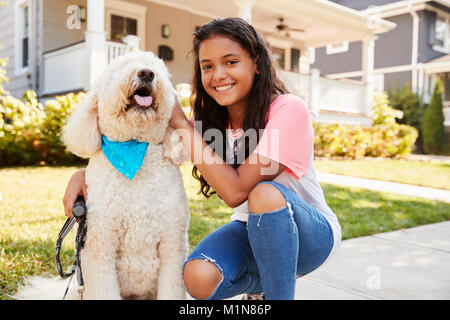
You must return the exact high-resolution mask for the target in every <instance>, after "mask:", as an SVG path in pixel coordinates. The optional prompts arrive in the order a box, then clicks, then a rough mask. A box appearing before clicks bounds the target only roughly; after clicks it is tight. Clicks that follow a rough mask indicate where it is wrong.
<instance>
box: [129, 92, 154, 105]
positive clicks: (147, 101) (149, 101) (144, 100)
mask: <svg viewBox="0 0 450 320" xmlns="http://www.w3.org/2000/svg"><path fill="white" fill-rule="evenodd" d="M134 100H136V102H137V103H138V104H139V105H140V106H141V107H149V106H150V105H151V104H152V102H153V97H152V96H146V97H141V96H139V95H137V94H136V95H134Z"/></svg>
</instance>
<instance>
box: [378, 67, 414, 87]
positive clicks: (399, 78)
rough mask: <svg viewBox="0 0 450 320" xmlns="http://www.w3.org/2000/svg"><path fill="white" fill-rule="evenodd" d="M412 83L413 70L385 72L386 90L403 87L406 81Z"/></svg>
mask: <svg viewBox="0 0 450 320" xmlns="http://www.w3.org/2000/svg"><path fill="white" fill-rule="evenodd" d="M407 82H408V83H409V84H411V83H412V72H411V71H402V72H391V73H385V74H384V90H385V91H389V90H391V89H394V88H396V87H403V86H404V84H405V83H407Z"/></svg>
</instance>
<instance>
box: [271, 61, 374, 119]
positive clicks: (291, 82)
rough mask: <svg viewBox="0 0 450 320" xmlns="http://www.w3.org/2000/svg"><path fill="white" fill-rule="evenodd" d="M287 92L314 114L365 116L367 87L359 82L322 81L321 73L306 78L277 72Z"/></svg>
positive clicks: (314, 73)
mask: <svg viewBox="0 0 450 320" xmlns="http://www.w3.org/2000/svg"><path fill="white" fill-rule="evenodd" d="M278 75H279V77H280V79H281V80H282V81H283V82H284V84H285V85H286V87H287V89H288V90H289V91H290V92H292V93H293V94H296V95H298V96H300V97H301V98H302V99H303V100H304V101H305V102H306V103H307V104H308V106H309V108H310V109H311V111H313V113H314V114H316V115H318V113H319V111H320V110H327V111H335V112H342V113H347V114H353V115H360V116H364V114H365V110H367V109H366V108H365V107H366V106H365V92H366V85H365V84H364V83H362V82H360V81H351V80H348V81H347V80H334V79H328V78H325V77H320V75H319V71H318V70H312V73H311V74H309V75H303V74H299V73H294V72H290V71H285V70H278Z"/></svg>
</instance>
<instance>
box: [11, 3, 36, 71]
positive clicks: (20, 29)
mask: <svg viewBox="0 0 450 320" xmlns="http://www.w3.org/2000/svg"><path fill="white" fill-rule="evenodd" d="M25 8H27V10H28V11H27V14H28V15H27V19H28V20H27V26H28V32H27V38H28V40H27V42H28V57H27V58H28V59H27V65H26V66H23V58H24V56H23V55H24V46H23V40H24V39H25V38H26V37H25V17H24V10H25ZM30 9H31V8H30V1H29V0H17V1H15V6H14V21H15V22H14V42H15V45H14V55H15V57H14V71H15V74H16V75H22V74H25V73H27V72H29V71H30V40H31V34H32V33H31V29H32V24H31V12H30Z"/></svg>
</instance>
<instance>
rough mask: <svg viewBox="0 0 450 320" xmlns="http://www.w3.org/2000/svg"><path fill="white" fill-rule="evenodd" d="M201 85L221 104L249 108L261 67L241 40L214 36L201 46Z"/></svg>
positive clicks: (199, 55)
mask: <svg viewBox="0 0 450 320" xmlns="http://www.w3.org/2000/svg"><path fill="white" fill-rule="evenodd" d="M198 57H199V63H200V70H201V75H202V84H203V87H204V88H205V90H206V92H207V93H208V94H209V95H210V97H211V98H213V99H214V100H215V101H216V102H217V103H218V104H219V105H221V106H227V107H233V106H240V107H244V108H245V107H246V106H247V101H248V96H249V94H250V90H251V88H252V85H253V80H254V78H255V74H257V73H258V72H259V71H258V68H257V65H256V59H253V58H251V57H250V55H249V53H248V52H247V51H246V50H244V49H243V48H242V47H241V46H240V45H239V43H237V42H235V41H233V40H231V39H230V38H229V37H226V36H220V35H218V36H213V37H211V38H208V39H206V40H204V41H203V42H202V43H201V44H200V47H199V54H198Z"/></svg>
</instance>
